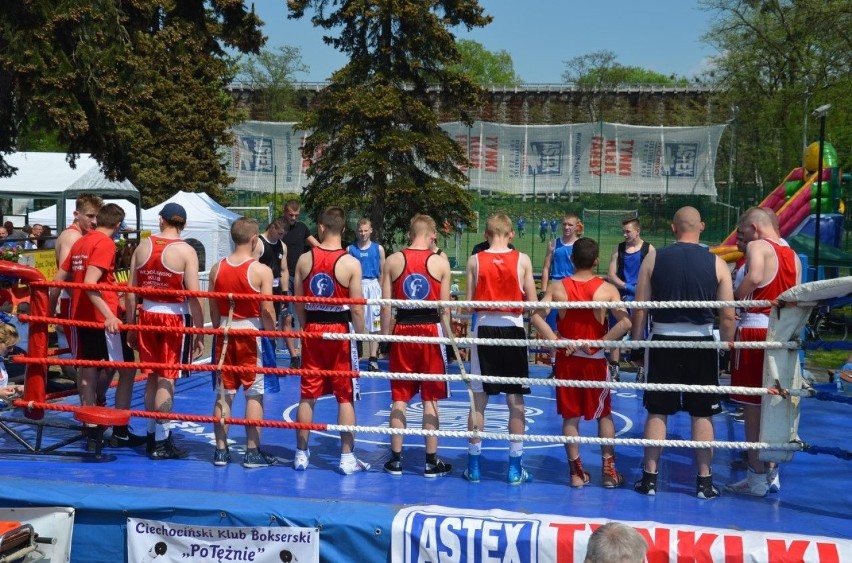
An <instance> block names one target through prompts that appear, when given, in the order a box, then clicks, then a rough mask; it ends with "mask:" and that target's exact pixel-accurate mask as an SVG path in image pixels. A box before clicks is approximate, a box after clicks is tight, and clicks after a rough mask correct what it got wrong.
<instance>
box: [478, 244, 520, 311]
mask: <svg viewBox="0 0 852 563" xmlns="http://www.w3.org/2000/svg"><path fill="white" fill-rule="evenodd" d="M475 256H476V263H477V268H476V270H477V276H476V290H475V291H474V293H473V299H474V300H475V301H523V300H524V292H523V290H522V289H521V282H520V270H519V267H518V263H519V261H520V257H521V253H520V252H518V251H517V250H510V251H508V252H488V251H487V250H486V251H483V252H479V253H477V254H476V255H475ZM477 310H478V311H503V312H508V313H521V312H523V309H521V308H512V309H510V308H501V309H477Z"/></svg>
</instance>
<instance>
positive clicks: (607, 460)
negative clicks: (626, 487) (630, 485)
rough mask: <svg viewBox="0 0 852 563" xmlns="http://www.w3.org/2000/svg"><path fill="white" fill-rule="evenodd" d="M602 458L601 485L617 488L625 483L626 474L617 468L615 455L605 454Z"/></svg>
mask: <svg viewBox="0 0 852 563" xmlns="http://www.w3.org/2000/svg"><path fill="white" fill-rule="evenodd" d="M578 460H579V458H578ZM601 460H602V461H601V486H602V487H603V488H604V489H615V488H618V487H620V486H621V485H623V484H624V475H622V474H621V473H619V472H618V471H616V469H615V456H614V455H611V456H608V457H607V456H604V457H602V458H601Z"/></svg>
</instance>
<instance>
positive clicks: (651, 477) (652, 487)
mask: <svg viewBox="0 0 852 563" xmlns="http://www.w3.org/2000/svg"><path fill="white" fill-rule="evenodd" d="M658 475H659V474H658V473H651V472H649V471H645V468H644V467H643V468H642V477H641V478H640V479H639V480H638V481H636V482H635V483H633V490H634V491H636V492H637V493H640V494H643V495H648V496H654V495H656V494H657V476H658Z"/></svg>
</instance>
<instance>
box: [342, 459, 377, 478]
mask: <svg viewBox="0 0 852 563" xmlns="http://www.w3.org/2000/svg"><path fill="white" fill-rule="evenodd" d="M369 469H370V464H369V463H367V462H366V461H361V460H360V459H358V458H357V457H356V458H355V461H354V462H352V461H348V462H347V461H343V460H342V459H341V460H340V465H339V466H338V470H339V471H340V472H341V473H343V474H344V475H352V474H353V473H361V472H362V471H369Z"/></svg>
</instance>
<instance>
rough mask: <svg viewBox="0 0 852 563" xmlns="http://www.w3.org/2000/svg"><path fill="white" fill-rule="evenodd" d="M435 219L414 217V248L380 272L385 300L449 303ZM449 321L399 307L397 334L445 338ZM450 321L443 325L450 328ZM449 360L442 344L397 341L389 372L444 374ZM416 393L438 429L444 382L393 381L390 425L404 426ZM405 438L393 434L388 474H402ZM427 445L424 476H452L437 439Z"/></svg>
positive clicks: (386, 321)
mask: <svg viewBox="0 0 852 563" xmlns="http://www.w3.org/2000/svg"><path fill="white" fill-rule="evenodd" d="M436 231H437V229H436V227H435V220H434V219H432V218H431V217H429V216H428V215H415V216H414V218H412V219H411V227H410V229H409V231H408V234H409V239H410V240H411V245H410V246H409V247H408V248H404V249H402V250H401V251H399V252H396V253H394V254H392V255H390V256H389V257H388V258H387V260H385V263H384V270H383V272H382V297H383V298H385V299H407V300H417V301H436V300H442V301H449V299H450V264H449V262H448V261H447V260H445V259H443V258H442V257H441V256H439V255H437V254H435V253H434V252H433V251H432V249H431V248H430V243H431V241H432V240H433V239H434V237H435V236H436ZM442 315H443V316H444V319H443V320H444V321H446V311H445V310H439V309H438V308H437V307H435V308H422V309H402V308H400V309H397V312H396V323H395V324H394V325H393V334H394V335H395V336H419V337H437V336H443V335H444V333H443V330H442V323H441V316H442ZM446 324H447V323H446V322H444V323H443V326H446ZM390 333H391V309H390V307H382V334H390ZM446 361H447V359H446V356H445V354H444V347H443V346H441V345H440V344H421V343H418V342H395V343H394V344H393V346H392V347H391V350H390V370H391V371H392V372H395V373H440V374H443V373H446V371H447V370H446V367H447V366H446ZM417 393H420V398H421V400H422V404H423V419H422V423H421V426H422V428H423V429H424V430H438V428H439V427H440V424H439V416H438V401H439V400H441V399H446V398H447V397H449V394H450V393H449V385H448V384H447V382H446V381H408V380H391V398H392V399H393V405H392V406H391V415H390V427H391V428H406V426H407V420H406V417H405V413H406V407H407V405H408V402H409V401H411V400H412V399H413V398H414V397H415V396H416V395H417ZM402 439H403V437H402V436H401V435H392V436H391V459H390V460H389V461H388V462H387V463H385V467H384V469H385V471H387V472H388V473H390V474H391V475H402ZM425 442H426V465H425V468H424V470H423V474H424V475H425V476H426V477H440V476H444V475H447V474H449V473H450V471H451V470H452V466H451V465H450V464H448V463H444V462H443V461H441V460H440V459H438V453H437V452H438V438H437V436H428V437H426V438H425Z"/></svg>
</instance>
